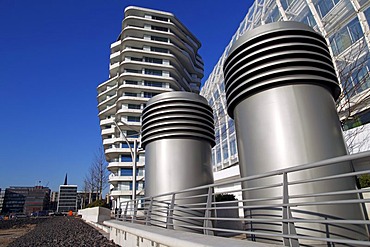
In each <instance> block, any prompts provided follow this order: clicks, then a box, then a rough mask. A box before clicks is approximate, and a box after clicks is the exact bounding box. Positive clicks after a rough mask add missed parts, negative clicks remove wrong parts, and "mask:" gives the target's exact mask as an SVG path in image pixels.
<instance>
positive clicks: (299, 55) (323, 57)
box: [224, 22, 366, 241]
mask: <svg viewBox="0 0 370 247" xmlns="http://www.w3.org/2000/svg"><path fill="white" fill-rule="evenodd" d="M224 75H225V84H226V98H227V104H228V113H229V115H230V116H231V117H232V118H233V119H234V121H235V127H236V135H237V142H238V151H239V166H240V173H241V176H242V177H247V176H251V175H256V174H263V173H266V172H269V171H274V170H279V169H283V168H288V167H293V166H297V165H302V164H306V163H311V162H315V161H320V160H323V159H327V158H331V157H336V156H340V155H345V154H347V149H346V144H345V142H344V139H343V136H342V131H341V126H340V122H339V119H338V115H337V112H336V108H335V100H336V99H337V98H338V96H339V94H340V88H339V85H338V79H337V76H336V73H335V70H334V66H333V62H332V60H331V56H330V53H329V50H328V48H327V44H326V41H325V39H324V38H323V37H322V36H321V35H320V34H318V33H316V32H315V31H314V30H313V29H311V28H310V27H308V26H306V25H305V24H302V23H297V22H276V23H271V24H267V25H263V26H260V27H257V28H256V29H253V30H251V31H248V32H247V33H245V34H244V35H243V36H241V37H240V38H239V39H238V40H237V41H236V43H235V44H234V45H233V46H232V48H231V50H230V53H229V56H228V58H227V59H226V61H225V65H224ZM348 171H351V167H350V165H349V164H348V163H346V164H336V165H332V166H327V167H322V168H318V169H316V170H314V171H312V172H311V173H309V174H308V173H307V172H306V173H305V172H298V173H296V174H290V175H289V176H290V177H289V180H290V181H292V180H305V179H312V178H315V177H322V176H331V175H335V174H339V173H342V172H348ZM281 181H282V180H275V181H268V183H271V184H273V183H279V182H281ZM266 183H267V181H266V180H263V181H250V182H245V183H243V185H242V186H243V188H244V189H246V188H252V187H258V186H264V185H266ZM352 189H355V178H343V179H335V180H327V181H321V182H316V183H307V184H305V185H304V186H303V185H302V186H292V187H291V188H289V194H291V195H304V194H307V195H309V194H311V195H312V194H319V193H325V192H331V191H346V190H352ZM279 195H280V196H281V195H282V190H281V189H264V190H259V191H258V192H253V191H250V192H244V193H243V198H244V199H245V200H247V199H248V198H254V199H258V198H259V199H260V200H259V202H258V204H259V205H263V204H264V201H263V200H264V199H263V198H276V197H277V196H279ZM352 197H353V196H352ZM344 199H356V198H351V196H348V195H345V194H344V195H338V196H331V197H330V198H329V197H324V196H322V197H307V199H302V200H301V202H319V201H320V200H329V201H330V200H333V201H335V200H344ZM271 202H274V201H273V200H270V201H269V202H268V203H270V205H271ZM276 203H277V204H278V203H281V200H280V201H279V200H276ZM248 205H257V203H256V202H250V203H248ZM279 210H281V209H276V208H274V209H271V210H268V209H266V208H264V209H258V208H256V209H253V210H250V211H249V212H246V214H247V215H250V216H251V217H255V218H257V217H262V218H263V217H265V216H266V215H270V216H272V215H275V216H276V217H281V215H282V214H281V211H279ZM279 215H280V216H279ZM292 217H302V218H307V217H309V218H314V217H317V219H322V218H323V217H327V218H329V219H330V218H346V219H354V220H355V219H363V212H362V210H361V208H360V207H359V205H352V204H346V205H344V204H343V205H313V206H301V207H297V208H295V209H292ZM253 227H254V229H257V228H258V229H260V230H262V231H263V230H266V231H278V232H281V229H282V228H281V225H279V226H277V225H276V224H258V223H256V224H254V226H253ZM295 230H296V231H297V233H298V234H307V235H315V236H322V237H327V236H328V235H327V229H326V226H325V225H324V224H317V225H314V224H311V225H310V224H302V225H299V224H295ZM355 230H356V231H355ZM330 234H340V235H342V236H347V237H351V238H352V237H353V238H358V239H364V238H365V237H364V236H365V235H366V233H365V228H364V229H362V228H361V229H352V228H351V226H348V225H346V226H344V227H342V228H341V227H331V229H330V233H329V236H330ZM256 238H257V239H258V237H256ZM266 239H269V237H266ZM266 239H264V240H263V241H266ZM270 239H271V238H270Z"/></svg>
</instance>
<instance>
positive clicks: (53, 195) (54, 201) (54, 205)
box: [49, 191, 59, 211]
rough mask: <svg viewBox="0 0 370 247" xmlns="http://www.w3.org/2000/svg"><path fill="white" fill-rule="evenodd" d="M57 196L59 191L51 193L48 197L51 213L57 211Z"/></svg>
mask: <svg viewBox="0 0 370 247" xmlns="http://www.w3.org/2000/svg"><path fill="white" fill-rule="evenodd" d="M58 196H59V191H52V192H51V195H50V206H49V209H50V210H53V211H57V208H58Z"/></svg>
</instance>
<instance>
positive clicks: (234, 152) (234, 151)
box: [230, 135, 237, 156]
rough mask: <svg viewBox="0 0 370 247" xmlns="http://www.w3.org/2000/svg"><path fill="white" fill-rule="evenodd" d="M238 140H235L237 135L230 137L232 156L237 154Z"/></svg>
mask: <svg viewBox="0 0 370 247" xmlns="http://www.w3.org/2000/svg"><path fill="white" fill-rule="evenodd" d="M236 151H237V150H236V140H235V135H234V136H232V137H230V154H231V156H233V155H235V154H236Z"/></svg>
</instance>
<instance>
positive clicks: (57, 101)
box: [0, 0, 252, 190]
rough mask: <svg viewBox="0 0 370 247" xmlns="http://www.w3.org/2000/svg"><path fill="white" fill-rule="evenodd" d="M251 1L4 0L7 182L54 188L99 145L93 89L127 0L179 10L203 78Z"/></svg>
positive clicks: (75, 176) (0, 123) (77, 175)
mask: <svg viewBox="0 0 370 247" xmlns="http://www.w3.org/2000/svg"><path fill="white" fill-rule="evenodd" d="M251 3H252V1H251V0H230V1H225V0H222V1H221V0H186V1H185V0H184V1H180V0H155V1H154V0H147V1H145V0H125V1H123V0H122V1H119V0H109V1H106V0H100V1H98V0H90V1H87V0H78V1H76V0H63V1H57V0H53V1H50V0H48V1H46V0H35V1H26V0H23V1H20V0H0V114H1V115H0V116H1V118H0V188H6V187H9V186H34V185H36V184H37V182H38V181H41V184H42V185H46V184H48V186H49V187H50V188H51V189H52V190H57V189H58V186H59V185H60V184H62V183H63V181H64V176H65V173H68V180H69V183H70V184H77V185H78V186H79V189H81V188H82V187H81V186H82V181H83V178H84V176H85V174H86V172H87V170H88V168H89V166H90V165H91V162H92V161H93V157H94V152H96V151H97V149H98V147H99V146H100V145H101V136H100V128H99V120H98V117H97V114H98V111H97V101H96V95H97V93H96V87H97V85H98V84H100V83H102V82H104V81H105V80H107V79H108V73H109V71H108V67H109V65H108V64H109V48H110V44H111V43H112V42H114V41H115V40H116V38H117V37H118V34H119V33H120V31H121V21H122V19H123V10H124V9H125V8H126V7H127V6H130V5H135V6H140V7H147V8H153V9H158V10H163V11H168V12H172V13H174V14H175V16H176V17H177V18H178V19H179V20H180V21H182V22H183V23H184V24H185V25H186V26H187V27H188V29H189V30H190V31H191V32H193V33H194V34H195V36H197V37H198V39H199V40H200V41H201V42H202V48H201V49H200V51H199V52H200V55H201V56H202V57H203V60H204V62H205V76H204V78H203V82H204V81H205V80H206V79H207V77H208V75H209V73H210V72H211V71H212V69H213V67H214V66H215V64H216V63H217V61H218V59H219V57H220V55H221V54H222V52H223V51H224V48H225V46H226V45H227V44H228V43H229V41H230V39H231V36H232V35H233V34H234V33H235V31H236V29H237V28H238V26H239V23H240V22H241V21H242V20H243V18H244V16H245V15H246V13H247V11H248V8H249V6H250V5H251Z"/></svg>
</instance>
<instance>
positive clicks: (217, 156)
mask: <svg viewBox="0 0 370 247" xmlns="http://www.w3.org/2000/svg"><path fill="white" fill-rule="evenodd" d="M218 163H221V150H220V145H218V146H217V147H216V164H218Z"/></svg>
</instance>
